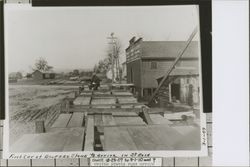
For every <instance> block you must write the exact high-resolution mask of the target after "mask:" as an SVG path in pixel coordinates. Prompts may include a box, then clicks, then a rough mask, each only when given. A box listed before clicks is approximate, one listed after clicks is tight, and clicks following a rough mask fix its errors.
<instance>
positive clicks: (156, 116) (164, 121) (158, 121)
mask: <svg viewBox="0 0 250 167" xmlns="http://www.w3.org/2000/svg"><path fill="white" fill-rule="evenodd" d="M150 118H151V119H152V122H153V124H158V125H160V124H164V125H172V124H173V122H171V121H169V120H168V119H166V118H164V117H163V116H161V115H160V114H150Z"/></svg>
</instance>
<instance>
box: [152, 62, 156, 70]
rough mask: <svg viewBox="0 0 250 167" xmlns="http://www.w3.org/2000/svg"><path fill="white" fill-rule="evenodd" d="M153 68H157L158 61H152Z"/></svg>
mask: <svg viewBox="0 0 250 167" xmlns="http://www.w3.org/2000/svg"><path fill="white" fill-rule="evenodd" d="M151 69H157V62H156V61H152V62H151Z"/></svg>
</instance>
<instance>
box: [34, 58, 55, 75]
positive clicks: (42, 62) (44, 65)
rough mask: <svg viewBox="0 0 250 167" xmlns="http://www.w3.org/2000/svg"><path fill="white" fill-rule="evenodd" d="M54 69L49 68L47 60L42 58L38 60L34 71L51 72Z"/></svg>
mask: <svg viewBox="0 0 250 167" xmlns="http://www.w3.org/2000/svg"><path fill="white" fill-rule="evenodd" d="M52 69H53V67H52V66H49V64H48V62H47V60H46V59H45V58H43V57H40V58H39V59H38V60H36V63H35V67H34V68H33V71H35V70H39V71H44V72H46V71H50V70H52Z"/></svg>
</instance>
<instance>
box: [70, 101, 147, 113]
mask: <svg viewBox="0 0 250 167" xmlns="http://www.w3.org/2000/svg"><path fill="white" fill-rule="evenodd" d="M128 105H131V107H134V108H138V109H139V108H141V107H146V106H145V105H144V104H143V103H133V104H132V103H127V104H90V105H72V106H70V108H69V112H85V111H87V110H86V109H89V108H93V107H105V108H107V107H108V108H111V107H113V108H116V107H122V106H128ZM131 107H130V108H131ZM130 108H124V109H130Z"/></svg>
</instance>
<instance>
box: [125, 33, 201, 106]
mask: <svg viewBox="0 0 250 167" xmlns="http://www.w3.org/2000/svg"><path fill="white" fill-rule="evenodd" d="M185 45H186V41H143V39H142V38H139V39H137V40H136V39H135V37H133V38H132V39H131V40H130V41H129V46H128V48H127V49H126V63H127V82H128V83H133V84H134V85H135V90H136V91H137V93H138V94H139V97H140V98H143V99H149V97H150V96H151V95H152V94H153V91H154V90H155V89H156V88H157V86H158V82H159V78H161V77H163V76H164V75H165V74H166V72H167V71H168V70H169V68H170V67H171V66H172V64H173V63H174V61H175V59H176V57H177V56H178V55H179V54H180V52H182V51H183V49H184V47H185ZM198 55H199V46H198V42H197V41H193V42H191V44H190V45H189V46H188V48H187V49H186V51H185V52H184V54H183V56H182V58H181V59H180V61H179V62H178V63H177V65H176V67H175V70H174V71H175V72H174V71H173V73H172V75H174V74H176V75H178V76H179V77H181V78H182V79H178V80H176V81H174V82H173V83H171V84H172V87H171V90H172V91H170V93H171V94H170V95H169V97H170V99H169V100H170V101H171V100H172V98H173V96H174V98H175V99H177V100H180V101H183V102H184V103H185V102H187V101H186V99H187V98H186V97H184V96H187V93H186V92H184V91H186V89H185V88H184V87H189V86H188V85H189V84H192V90H193V92H196V94H197V93H198V94H199V78H198V76H199V75H198V74H199V71H198V69H199V58H198V57H199V56H198ZM185 73H187V74H186V75H185ZM157 79H158V82H157ZM184 83H185V84H184ZM193 83H194V84H193ZM187 84H188V85H187ZM169 86H171V85H169ZM198 94H197V96H199V95H198ZM194 96H195V97H194V99H199V97H197V96H196V95H194ZM194 101H197V102H198V100H194Z"/></svg>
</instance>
